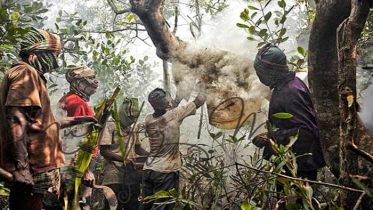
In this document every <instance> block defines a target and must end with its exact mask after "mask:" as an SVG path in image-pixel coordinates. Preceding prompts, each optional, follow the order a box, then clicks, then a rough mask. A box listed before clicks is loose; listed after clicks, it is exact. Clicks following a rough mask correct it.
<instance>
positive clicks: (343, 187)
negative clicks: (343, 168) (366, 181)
mask: <svg viewBox="0 0 373 210" xmlns="http://www.w3.org/2000/svg"><path fill="white" fill-rule="evenodd" d="M236 164H237V165H239V166H242V167H245V168H248V169H251V170H254V171H258V172H261V173H265V174H272V175H276V176H279V177H283V178H286V179H290V180H294V181H301V182H308V183H312V184H319V185H324V186H328V187H334V188H339V189H343V190H348V191H352V192H360V193H363V192H364V191H363V190H358V189H354V188H350V187H345V186H341V185H336V184H330V183H325V182H321V181H313V180H308V179H301V178H295V177H291V176H286V175H283V174H279V173H276V172H270V171H263V170H260V169H257V168H254V167H250V166H247V165H243V164H241V163H237V162H236Z"/></svg>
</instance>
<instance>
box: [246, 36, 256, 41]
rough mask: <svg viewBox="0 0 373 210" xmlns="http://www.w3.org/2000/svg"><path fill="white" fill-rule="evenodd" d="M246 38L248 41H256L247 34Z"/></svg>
mask: <svg viewBox="0 0 373 210" xmlns="http://www.w3.org/2000/svg"><path fill="white" fill-rule="evenodd" d="M247 40H249V41H256V39H255V38H254V37H251V36H248V37H247Z"/></svg>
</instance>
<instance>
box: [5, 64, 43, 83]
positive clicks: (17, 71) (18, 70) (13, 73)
mask: <svg viewBox="0 0 373 210" xmlns="http://www.w3.org/2000/svg"><path fill="white" fill-rule="evenodd" d="M24 74H30V75H34V76H37V78H38V77H39V73H38V71H36V69H35V68H34V67H32V66H30V65H29V64H27V63H25V62H22V61H19V62H16V63H14V64H13V65H12V67H11V68H10V69H9V71H8V72H7V73H6V75H7V77H8V78H9V79H14V78H16V77H18V76H23V75H24Z"/></svg>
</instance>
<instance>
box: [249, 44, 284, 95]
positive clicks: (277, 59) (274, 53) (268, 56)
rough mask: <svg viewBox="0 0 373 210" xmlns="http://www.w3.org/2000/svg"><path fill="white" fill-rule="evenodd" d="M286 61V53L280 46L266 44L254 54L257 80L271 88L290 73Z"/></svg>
mask: <svg viewBox="0 0 373 210" xmlns="http://www.w3.org/2000/svg"><path fill="white" fill-rule="evenodd" d="M286 62H287V61H286V55H285V54H284V52H283V51H282V50H281V49H280V48H278V47H277V46H275V45H273V44H267V45H265V46H264V47H263V48H262V49H260V50H259V52H258V54H257V55H256V58H255V62H254V68H255V71H256V74H257V75H258V77H259V80H260V81H261V82H262V83H263V84H264V85H266V86H269V87H270V88H271V89H273V88H274V87H275V85H276V83H277V82H278V81H279V80H280V79H281V78H284V77H285V76H287V75H289V73H290V71H289V67H288V66H287V65H286Z"/></svg>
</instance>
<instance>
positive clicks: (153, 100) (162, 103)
mask: <svg viewBox="0 0 373 210" xmlns="http://www.w3.org/2000/svg"><path fill="white" fill-rule="evenodd" d="M148 101H149V103H150V104H151V105H152V107H153V109H154V110H155V111H165V110H166V109H168V108H171V107H172V98H171V96H170V94H169V93H168V92H166V91H165V90H163V89H162V88H156V89H154V90H153V91H152V92H150V93H149V96H148Z"/></svg>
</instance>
